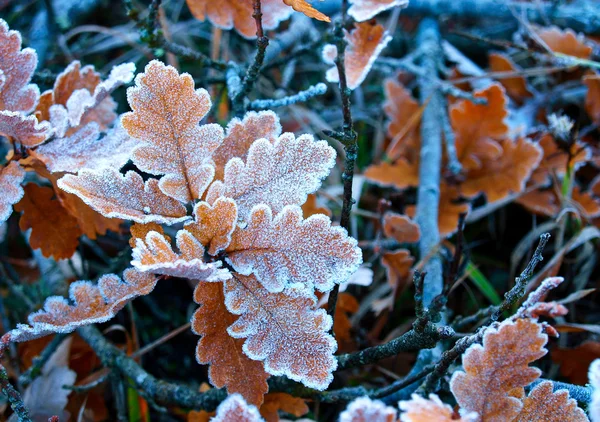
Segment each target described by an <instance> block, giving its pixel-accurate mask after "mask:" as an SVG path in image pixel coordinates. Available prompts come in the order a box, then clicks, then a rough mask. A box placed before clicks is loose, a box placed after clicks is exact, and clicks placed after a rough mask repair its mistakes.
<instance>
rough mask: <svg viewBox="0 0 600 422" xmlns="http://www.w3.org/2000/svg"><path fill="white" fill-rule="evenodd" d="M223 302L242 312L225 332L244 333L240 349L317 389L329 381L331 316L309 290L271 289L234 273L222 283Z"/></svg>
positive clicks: (331, 367) (333, 364)
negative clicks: (317, 302) (280, 290)
mask: <svg viewBox="0 0 600 422" xmlns="http://www.w3.org/2000/svg"><path fill="white" fill-rule="evenodd" d="M315 268H317V265H315ZM225 305H226V306H227V309H228V310H229V312H231V313H233V314H236V315H240V317H239V318H238V320H237V321H236V322H235V323H234V324H233V325H231V326H230V327H229V329H228V332H229V334H230V335H231V336H232V337H235V338H246V341H245V343H244V352H245V353H246V354H247V355H248V356H249V357H250V358H251V359H254V360H260V361H264V366H265V370H266V371H267V372H268V373H269V374H272V375H285V376H287V377H288V378H291V379H293V380H294V381H298V382H301V383H303V384H304V385H306V386H307V387H310V388H316V389H318V390H324V389H325V388H327V386H328V385H329V384H330V383H331V381H332V379H333V375H332V372H333V371H334V370H335V368H336V367H337V362H336V360H335V358H334V357H333V352H334V351H335V349H336V342H335V339H334V338H333V337H332V336H331V335H330V334H329V333H328V332H329V330H330V329H331V323H332V321H331V317H330V316H328V315H327V313H326V312H325V310H324V309H315V306H316V299H315V297H314V295H313V294H312V293H310V292H308V291H307V290H306V289H298V288H297V287H290V288H287V289H285V290H284V291H283V292H280V293H269V292H268V291H267V290H266V289H265V288H264V287H263V286H262V285H261V283H259V282H258V280H257V279H256V277H254V276H243V275H239V274H235V273H234V274H233V277H232V278H231V279H230V280H227V281H226V282H225Z"/></svg>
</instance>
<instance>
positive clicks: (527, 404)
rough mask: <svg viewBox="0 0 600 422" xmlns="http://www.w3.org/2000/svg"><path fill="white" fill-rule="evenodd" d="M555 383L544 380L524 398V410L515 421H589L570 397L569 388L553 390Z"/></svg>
mask: <svg viewBox="0 0 600 422" xmlns="http://www.w3.org/2000/svg"><path fill="white" fill-rule="evenodd" d="M552 387H553V384H552V382H550V381H544V382H541V383H540V384H538V385H537V386H536V387H535V388H534V389H532V390H531V392H530V393H529V396H528V397H526V398H525V400H523V410H521V413H519V415H518V416H517V418H515V419H514V422H563V421H569V422H587V421H588V418H587V416H586V415H585V412H584V411H583V410H581V409H580V408H579V407H577V402H576V401H575V400H573V399H571V398H569V392H568V391H567V390H557V391H555V392H552Z"/></svg>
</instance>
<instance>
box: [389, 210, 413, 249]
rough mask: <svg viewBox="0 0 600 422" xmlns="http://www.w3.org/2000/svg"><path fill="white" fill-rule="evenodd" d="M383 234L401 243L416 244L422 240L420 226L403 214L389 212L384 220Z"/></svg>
mask: <svg viewBox="0 0 600 422" xmlns="http://www.w3.org/2000/svg"><path fill="white" fill-rule="evenodd" d="M383 233H384V234H385V235H386V236H387V237H393V238H394V239H396V240H397V241H398V242H400V243H416V242H418V241H419V239H420V238H421V229H420V228H419V225H418V224H417V223H415V222H413V221H412V220H411V219H410V218H409V217H407V216H406V215H402V214H396V213H392V212H388V213H386V214H385V216H384V218H383Z"/></svg>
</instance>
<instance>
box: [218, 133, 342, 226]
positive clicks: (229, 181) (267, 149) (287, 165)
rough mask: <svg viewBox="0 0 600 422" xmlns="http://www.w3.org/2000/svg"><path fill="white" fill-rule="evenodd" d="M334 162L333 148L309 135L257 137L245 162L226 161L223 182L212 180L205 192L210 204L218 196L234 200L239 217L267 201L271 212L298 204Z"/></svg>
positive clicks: (237, 160)
mask: <svg viewBox="0 0 600 422" xmlns="http://www.w3.org/2000/svg"><path fill="white" fill-rule="evenodd" d="M334 165H335V150H334V149H333V148H331V147H330V146H329V145H328V144H327V142H326V141H315V140H314V139H313V137H312V136H311V135H302V136H299V137H298V138H296V137H295V136H294V135H293V134H292V133H284V134H283V135H281V136H280V137H279V139H277V140H276V141H275V143H273V144H272V143H271V142H269V140H267V139H259V140H258V141H256V142H254V143H253V144H252V146H251V147H250V150H249V151H248V157H247V159H246V163H245V164H244V162H243V161H242V160H241V159H240V158H233V159H231V160H229V162H228V163H227V166H226V167H225V178H224V181H223V182H221V181H216V182H214V183H213V184H212V185H211V186H210V188H209V190H208V193H207V194H206V200H207V201H208V202H209V203H211V204H212V203H213V202H214V201H215V200H216V199H217V198H219V197H220V196H226V197H228V198H232V199H234V200H235V203H236V204H237V207H238V213H239V218H240V219H241V220H242V221H246V220H247V219H248V216H249V214H250V211H251V210H252V207H254V206H255V205H258V204H266V205H268V206H270V207H271V209H272V210H273V211H274V212H276V213H277V212H279V211H281V210H282V209H283V207H285V206H286V205H301V204H303V203H304V202H305V201H306V197H307V195H308V194H309V193H313V192H315V191H316V190H317V189H318V188H319V187H320V186H321V180H322V179H323V178H324V177H326V176H327V175H328V174H329V171H330V170H331V168H332V167H333V166H334Z"/></svg>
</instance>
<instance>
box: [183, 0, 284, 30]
mask: <svg viewBox="0 0 600 422" xmlns="http://www.w3.org/2000/svg"><path fill="white" fill-rule="evenodd" d="M186 2H187V5H188V7H189V8H190V11H191V12H192V15H194V17H195V18H196V19H198V20H201V21H204V20H206V19H207V18H208V20H209V21H210V22H211V23H212V24H213V25H215V26H217V27H219V28H223V29H232V28H235V30H236V31H237V32H238V33H239V34H240V35H242V36H243V37H245V38H255V37H256V22H255V21H254V18H253V17H252V14H253V13H254V8H253V5H252V1H251V0H186ZM261 6H262V12H263V18H262V23H263V28H264V29H275V28H277V25H279V23H280V22H282V21H284V20H286V19H288V18H289V17H290V15H291V14H292V9H290V8H289V7H288V6H286V5H285V4H283V3H282V2H281V0H261Z"/></svg>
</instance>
